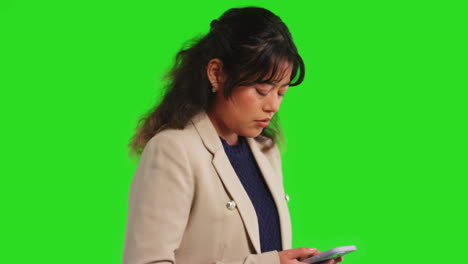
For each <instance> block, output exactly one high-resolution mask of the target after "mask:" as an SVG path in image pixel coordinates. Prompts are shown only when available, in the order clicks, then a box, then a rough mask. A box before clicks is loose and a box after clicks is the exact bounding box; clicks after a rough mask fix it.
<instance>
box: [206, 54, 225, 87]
mask: <svg viewBox="0 0 468 264" xmlns="http://www.w3.org/2000/svg"><path fill="white" fill-rule="evenodd" d="M206 75H207V77H208V81H209V82H210V83H211V86H212V87H213V88H214V89H215V90H216V91H222V90H223V88H224V82H225V81H226V77H225V74H224V72H223V62H222V61H221V60H220V59H218V58H214V59H211V60H210V61H209V62H208V64H207V66H206Z"/></svg>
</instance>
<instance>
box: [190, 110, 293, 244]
mask: <svg viewBox="0 0 468 264" xmlns="http://www.w3.org/2000/svg"><path fill="white" fill-rule="evenodd" d="M192 123H193V125H194V127H195V129H196V130H197V132H198V134H199V135H200V138H201V139H202V141H203V144H204V145H205V147H206V148H207V149H208V151H210V152H211V153H212V154H213V160H212V164H213V166H214V167H215V169H216V171H217V173H218V175H219V177H220V178H221V180H222V182H223V184H224V185H225V187H226V189H227V191H228V192H229V194H230V196H231V198H232V199H233V200H234V201H235V202H236V204H237V209H238V210H239V213H240V215H241V217H242V220H243V222H244V225H245V227H246V230H247V233H248V235H249V237H250V240H251V242H252V244H253V246H254V248H255V250H256V252H257V253H261V247H260V232H259V227H258V220H257V214H256V212H255V208H254V207H253V204H252V202H251V201H250V198H249V196H248V194H247V192H246V191H245V189H244V187H243V185H242V183H241V182H240V180H239V178H238V176H237V174H236V172H235V171H234V169H233V167H232V165H231V163H230V161H229V158H228V157H227V155H226V153H225V152H224V148H223V145H222V142H221V140H220V139H219V136H218V134H217V132H216V129H215V128H214V126H213V124H212V123H211V120H210V119H209V117H208V115H207V114H206V113H205V112H201V113H199V114H197V115H196V116H194V117H193V118H192ZM247 142H248V144H249V146H250V149H251V150H252V153H253V155H254V157H255V159H256V161H257V164H258V166H259V168H260V171H261V172H262V175H263V177H264V179H265V181H266V183H267V186H268V188H269V189H270V192H271V194H272V196H273V200H274V201H275V203H276V207H277V209H278V215H279V219H280V225H281V226H280V228H281V237H282V246H283V249H287V248H290V247H291V242H290V241H291V229H290V220H289V211H288V209H287V207H286V203H285V200H284V194H283V189H282V188H283V185H282V179H281V175H277V174H276V173H275V171H274V170H273V168H272V167H271V164H270V162H269V161H268V159H267V158H266V156H265V155H264V154H263V152H262V151H261V149H260V147H259V146H258V143H257V142H256V141H255V139H254V138H247Z"/></svg>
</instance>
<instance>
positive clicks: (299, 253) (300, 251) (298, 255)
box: [288, 247, 318, 259]
mask: <svg viewBox="0 0 468 264" xmlns="http://www.w3.org/2000/svg"><path fill="white" fill-rule="evenodd" d="M317 254H318V253H317V249H316V248H307V247H300V248H293V249H290V250H288V258H290V259H305V258H309V257H311V256H314V255H317Z"/></svg>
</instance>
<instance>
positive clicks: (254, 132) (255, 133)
mask: <svg viewBox="0 0 468 264" xmlns="http://www.w3.org/2000/svg"><path fill="white" fill-rule="evenodd" d="M262 131H263V129H252V130H249V131H245V133H243V134H242V136H244V137H249V138H255V137H258V136H259V135H260V134H261V133H262Z"/></svg>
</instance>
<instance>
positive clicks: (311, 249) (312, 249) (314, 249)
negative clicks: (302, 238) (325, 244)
mask: <svg viewBox="0 0 468 264" xmlns="http://www.w3.org/2000/svg"><path fill="white" fill-rule="evenodd" d="M308 249H309V250H310V251H316V250H317V249H316V248H308Z"/></svg>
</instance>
